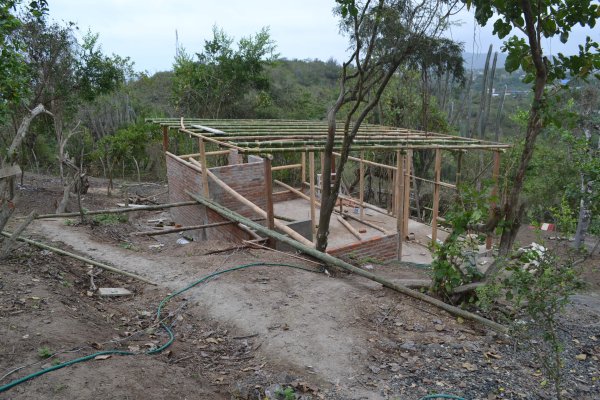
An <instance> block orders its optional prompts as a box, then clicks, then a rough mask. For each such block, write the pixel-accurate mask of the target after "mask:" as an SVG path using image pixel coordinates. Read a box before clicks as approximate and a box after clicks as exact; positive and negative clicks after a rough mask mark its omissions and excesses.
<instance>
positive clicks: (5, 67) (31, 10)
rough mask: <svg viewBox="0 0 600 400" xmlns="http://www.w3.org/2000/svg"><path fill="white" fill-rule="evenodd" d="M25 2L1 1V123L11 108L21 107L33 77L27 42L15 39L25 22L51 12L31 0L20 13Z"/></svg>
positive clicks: (45, 4) (41, 2)
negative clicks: (19, 11) (30, 74)
mask: <svg viewBox="0 0 600 400" xmlns="http://www.w3.org/2000/svg"><path fill="white" fill-rule="evenodd" d="M21 3H22V1H21V0H0V21H1V22H0V123H1V122H4V120H5V118H6V113H7V112H8V110H9V108H10V107H11V106H15V105H19V104H20V103H21V101H22V100H23V99H24V98H25V97H26V95H27V93H28V90H29V88H28V84H29V81H30V76H29V74H28V72H29V71H28V69H27V65H26V64H25V59H24V54H23V50H24V46H23V42H22V41H21V40H19V39H18V38H15V37H14V33H15V32H16V31H17V30H18V29H19V28H20V27H21V26H22V24H23V19H24V18H28V17H29V16H30V17H33V18H37V19H40V18H41V17H42V16H43V15H44V14H45V13H46V12H47V10H48V2H47V1H46V0H33V1H29V2H28V5H27V6H26V7H25V8H24V14H21V15H19V14H18V11H17V10H18V8H19V6H20V5H21Z"/></svg>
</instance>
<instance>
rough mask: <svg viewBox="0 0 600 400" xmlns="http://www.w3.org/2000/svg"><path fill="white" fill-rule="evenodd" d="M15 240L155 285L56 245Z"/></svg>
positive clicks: (21, 238)
mask: <svg viewBox="0 0 600 400" xmlns="http://www.w3.org/2000/svg"><path fill="white" fill-rule="evenodd" d="M2 235H4V236H6V237H8V238H12V237H13V234H12V233H10V232H6V231H2ZM15 236H16V235H15ZM16 240H19V241H21V242H25V243H28V244H31V245H33V246H36V247H39V248H41V249H45V250H49V251H51V252H53V253H57V254H61V255H63V256H68V257H72V258H74V259H76V260H79V261H83V262H84V263H87V264H91V265H95V266H96V267H98V268H102V269H105V270H107V271H110V272H114V273H115V274H120V275H125V276H128V277H130V278H134V279H137V280H138V281H142V282H145V283H148V284H150V285H154V286H157V284H156V283H154V282H152V281H149V280H148V279H146V278H143V277H141V276H139V275H136V274H132V273H131V272H127V271H123V270H120V269H117V268H115V267H111V266H110V265H106V264H102V263H100V262H98V261H94V260H90V259H89V258H85V257H82V256H79V255H77V254H73V253H69V252H68V251H64V250H61V249H59V248H56V247H52V246H48V245H47V244H44V243H41V242H36V241H35V240H31V239H27V238H24V237H17V238H16Z"/></svg>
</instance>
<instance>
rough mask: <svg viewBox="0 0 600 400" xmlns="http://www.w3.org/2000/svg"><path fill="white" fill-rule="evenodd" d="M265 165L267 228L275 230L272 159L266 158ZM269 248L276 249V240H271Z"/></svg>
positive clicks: (268, 243) (268, 244)
mask: <svg viewBox="0 0 600 400" xmlns="http://www.w3.org/2000/svg"><path fill="white" fill-rule="evenodd" d="M263 163H264V165H265V198H266V208H267V210H266V211H267V228H269V229H271V230H273V229H275V212H274V211H273V173H272V168H273V167H272V166H271V158H270V157H265V158H264V161H263ZM267 246H269V247H270V248H272V249H274V248H275V239H273V238H269V240H268V241H267Z"/></svg>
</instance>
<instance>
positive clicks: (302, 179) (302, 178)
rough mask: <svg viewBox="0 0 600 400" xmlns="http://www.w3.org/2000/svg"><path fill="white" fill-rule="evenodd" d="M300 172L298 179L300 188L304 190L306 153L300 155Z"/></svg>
mask: <svg viewBox="0 0 600 400" xmlns="http://www.w3.org/2000/svg"><path fill="white" fill-rule="evenodd" d="M301 164H302V167H301V168H302V172H301V174H300V175H301V177H300V188H304V182H306V153H302V161H301Z"/></svg>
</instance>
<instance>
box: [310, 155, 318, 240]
mask: <svg viewBox="0 0 600 400" xmlns="http://www.w3.org/2000/svg"><path fill="white" fill-rule="evenodd" d="M308 165H309V169H308V173H309V175H310V176H309V177H308V180H309V182H310V231H311V232H312V241H313V243H314V244H316V243H317V230H316V228H317V226H316V225H317V223H316V219H317V216H316V214H315V201H316V199H315V153H313V152H312V151H311V152H310V153H308Z"/></svg>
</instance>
